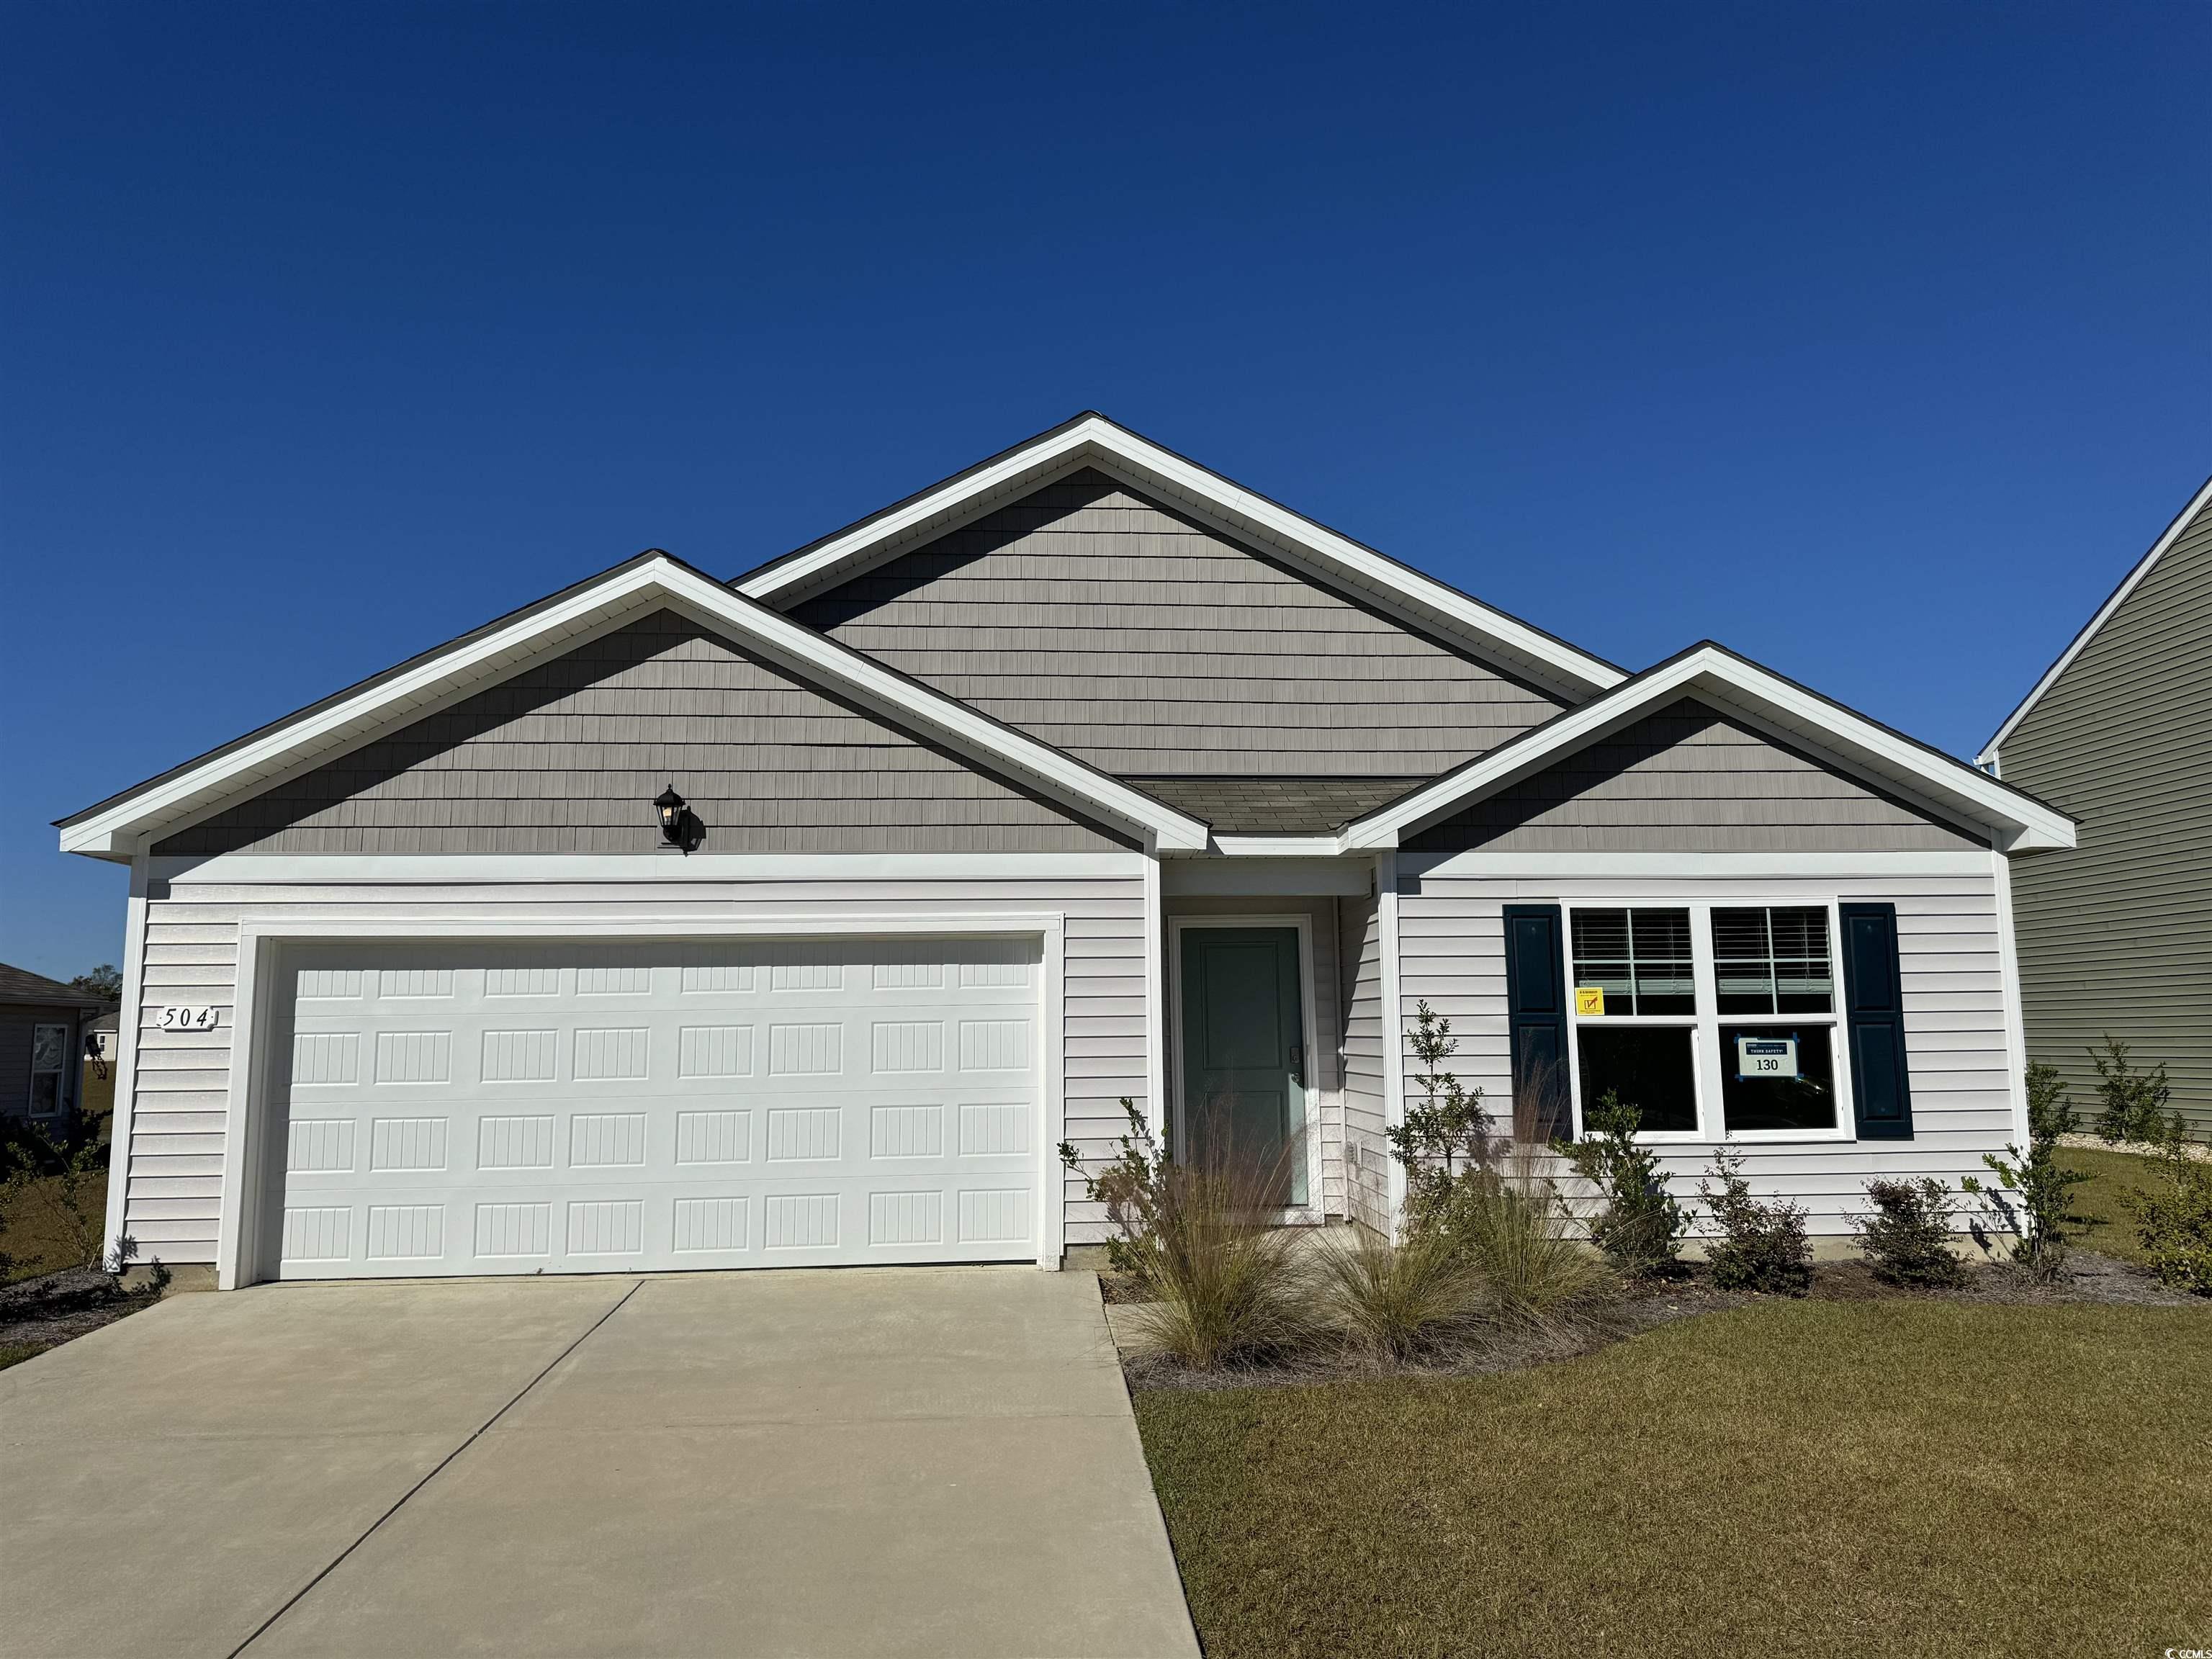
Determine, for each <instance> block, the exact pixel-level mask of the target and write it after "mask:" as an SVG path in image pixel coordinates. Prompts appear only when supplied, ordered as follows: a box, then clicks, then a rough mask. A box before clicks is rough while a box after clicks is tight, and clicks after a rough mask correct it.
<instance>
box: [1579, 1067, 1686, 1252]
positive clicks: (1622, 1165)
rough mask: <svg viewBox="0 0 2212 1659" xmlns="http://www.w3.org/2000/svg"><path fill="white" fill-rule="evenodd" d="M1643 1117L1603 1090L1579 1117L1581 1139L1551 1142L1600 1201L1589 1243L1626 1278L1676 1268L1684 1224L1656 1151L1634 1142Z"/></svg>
mask: <svg viewBox="0 0 2212 1659" xmlns="http://www.w3.org/2000/svg"><path fill="white" fill-rule="evenodd" d="M1642 1121H1643V1114H1642V1113H1641V1112H1639V1111H1638V1109H1636V1108H1635V1107H1634V1106H1632V1105H1631V1104H1629V1103H1626V1101H1623V1100H1622V1099H1621V1098H1620V1096H1619V1095H1617V1094H1615V1093H1614V1092H1613V1091H1612V1090H1610V1089H1608V1090H1607V1091H1606V1092H1605V1094H1604V1096H1603V1097H1601V1099H1600V1100H1599V1101H1598V1103H1597V1104H1596V1105H1595V1106H1594V1107H1592V1108H1591V1109H1589V1111H1587V1112H1585V1113H1584V1114H1583V1138H1582V1139H1580V1140H1577V1141H1558V1142H1555V1143H1554V1145H1553V1150H1555V1151H1556V1152H1558V1153H1559V1156H1561V1157H1562V1158H1565V1159H1566V1161H1567V1163H1568V1164H1570V1165H1571V1166H1572V1168H1573V1170H1574V1171H1575V1173H1576V1174H1577V1175H1578V1176H1581V1177H1582V1178H1583V1180H1584V1181H1587V1182H1589V1183H1590V1185H1592V1186H1593V1187H1595V1188H1597V1190H1598V1194H1599V1196H1600V1197H1601V1199H1603V1200H1604V1201H1605V1208H1604V1209H1603V1210H1602V1211H1601V1212H1599V1213H1598V1215H1597V1216H1596V1217H1595V1218H1593V1219H1592V1220H1591V1222H1590V1224H1589V1236H1590V1242H1591V1243H1594V1244H1595V1245H1596V1246H1597V1247H1598V1249H1601V1250H1602V1251H1603V1252H1604V1253H1605V1258H1606V1260H1607V1261H1609V1262H1611V1263H1612V1264H1613V1266H1614V1267H1616V1268H1618V1269H1619V1270H1620V1272H1621V1273H1625V1274H1626V1275H1627V1276H1628V1277H1629V1278H1631V1279H1653V1278H1660V1277H1663V1276H1665V1275H1667V1274H1668V1273H1674V1272H1675V1271H1677V1270H1678V1267H1679V1266H1680V1264H1679V1262H1678V1261H1677V1260H1676V1252H1677V1251H1678V1250H1679V1249H1680V1247H1681V1238H1682V1226H1683V1218H1682V1206H1680V1205H1679V1204H1677V1203H1676V1202H1675V1201H1674V1197H1673V1195H1672V1194H1669V1193H1668V1190H1667V1177H1666V1175H1665V1174H1664V1172H1663V1171H1662V1170H1661V1169H1660V1168H1659V1155H1658V1153H1656V1152H1654V1151H1653V1150H1652V1149H1651V1148H1650V1147H1649V1146H1639V1145H1638V1143H1637V1139H1636V1130H1637V1126H1638V1124H1640V1123H1641V1122H1642Z"/></svg>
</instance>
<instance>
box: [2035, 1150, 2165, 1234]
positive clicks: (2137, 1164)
mask: <svg viewBox="0 0 2212 1659" xmlns="http://www.w3.org/2000/svg"><path fill="white" fill-rule="evenodd" d="M2058 1161H2059V1163H2060V1164H2063V1166H2064V1167H2065V1168H2067V1169H2069V1170H2081V1172H2082V1173H2083V1174H2084V1175H2087V1176H2089V1177H2090V1179H2089V1180H2088V1181H2087V1182H2083V1183H2082V1184H2081V1186H2079V1187H2075V1188H2072V1189H2071V1191H2070V1193H2069V1210H2068V1214H2069V1217H2070V1218H2071V1220H2072V1223H2073V1225H2072V1227H2071V1228H2069V1237H2071V1238H2072V1240H2073V1241H2074V1243H2076V1244H2079V1245H2081V1246H2082V1247H2084V1248H2085V1249H2092V1250H2098V1251H2101V1252H2102V1253H2103V1254H2104V1255H2116V1256H2118V1257H2119V1258H2120V1259H2121V1260H2122V1261H2142V1259H2143V1249H2142V1245H2141V1244H2140V1243H2137V1242H2136V1229H2135V1218H2134V1217H2132V1216H2130V1214H2129V1213H2128V1209H2127V1206H2125V1205H2124V1204H2123V1203H2121V1202H2120V1198H2121V1195H2122V1194H2124V1193H2126V1192H2128V1191H2129V1190H2130V1188H2137V1187H2140V1188H2144V1189H2146V1190H2150V1191H2155V1190H2157V1189H2158V1188H2160V1187H2161V1186H2162V1185H2163V1182H2164V1177H2163V1176H2160V1174H2159V1170H2158V1161H2157V1160H2156V1159H2155V1158H2137V1157H2136V1156H2135V1155H2134V1154H2133V1153H2130V1152H2087V1151H2084V1150H2082V1149H2081V1148H2080V1147H2078V1146H2064V1147H2061V1148H2060V1149H2059V1152H2058Z"/></svg>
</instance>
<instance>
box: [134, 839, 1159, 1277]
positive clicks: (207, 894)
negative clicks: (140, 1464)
mask: <svg viewBox="0 0 2212 1659" xmlns="http://www.w3.org/2000/svg"><path fill="white" fill-rule="evenodd" d="M334 873H335V871H334ZM146 911H147V921H146V939H145V946H144V951H145V954H144V958H143V974H142V976H141V981H140V995H139V1006H138V1010H137V1020H138V1042H139V1048H138V1055H137V1067H136V1079H135V1085H134V1090H133V1093H134V1099H133V1103H132V1115H131V1133H130V1146H129V1149H128V1156H127V1159H125V1160H122V1161H120V1164H119V1169H118V1174H119V1176H120V1178H122V1179H123V1180H124V1181H125V1182H126V1186H125V1200H124V1205H125V1207H124V1220H123V1227H124V1231H125V1232H126V1233H128V1234H129V1235H130V1236H131V1237H133V1238H135V1239H136V1240H137V1242H138V1244H139V1248H140V1255H141V1259H142V1260H150V1259H152V1258H153V1257H155V1256H159V1257H160V1258H161V1260H162V1261H165V1262H167V1263H170V1264H172V1265H182V1264H184V1263H187V1262H212V1261H215V1260H216V1242H217V1236H218V1227H219V1225H220V1221H221V1215H220V1212H221V1206H222V1176H223V1148H224V1126H225V1115H226V1113H227V1112H228V1109H229V1108H230V1105H231V1088H232V1080H233V1055H232V1054H231V1036H232V1032H233V1030H234V1027H235V1024H236V1018H237V1010H236V1006H235V997H236V992H237V987H236V984H235V981H236V976H237V963H238V952H239V933H240V922H241V921H242V920H243V919H244V918H245V917H246V916H247V915H257V916H259V917H262V918H264V919H266V920H268V921H272V922H273V921H283V922H286V923H290V924H313V923H315V922H318V921H331V922H339V921H343V922H345V923H347V924H349V925H355V924H360V923H374V924H377V925H379V926H380V927H381V926H383V925H384V924H388V925H389V929H390V933H391V936H392V937H395V938H404V937H405V936H407V935H408V934H409V933H410V932H413V931H416V930H418V929H419V928H420V927H421V926H422V924H424V923H426V922H439V921H451V920H457V919H463V918H465V919H468V920H470V921H484V922H485V923H486V924H487V927H488V930H495V928H496V927H497V926H498V925H499V924H500V923H501V922H516V921H532V922H536V923H551V922H566V921H574V922H578V923H589V924H609V923H620V922H623V921H625V920H626V919H628V918H630V917H634V916H636V915H640V914H641V913H644V914H650V915H653V916H654V917H656V918H661V919H665V920H668V921H671V922H684V921H689V922H702V921H718V920H720V921H735V920H737V919H738V918H742V917H745V916H748V915H751V916H761V915H774V916H777V917H785V918H788V917H792V916H804V917H806V918H809V919H810V920H812V921H819V920H822V919H824V918H830V917H837V916H850V917H854V918H856V919H859V918H865V917H868V916H893V915H902V914H904V915H920V914H928V915H945V914H954V913H957V914H961V915H982V914H993V913H995V914H1020V915H1037V914H1058V915H1063V916H1064V917H1065V919H1066V975H1065V993H1064V1001H1063V1003H1062V1006H1061V1017H1062V1052H1061V1054H1060V1056H1059V1057H1058V1060H1057V1064H1058V1066H1059V1068H1060V1074H1061V1077H1062V1079H1063V1086H1064V1090H1065V1095H1066V1134H1067V1135H1068V1137H1069V1138H1070V1139H1073V1140H1074V1141H1075V1142H1076V1143H1077V1144H1078V1145H1079V1146H1084V1147H1085V1148H1086V1149H1088V1150H1090V1151H1092V1152H1104V1151H1105V1150H1106V1149H1107V1148H1108V1147H1109V1145H1110V1143H1111V1140H1112V1138H1113V1137H1114V1136H1115V1135H1116V1134H1118V1133H1121V1129H1122V1127H1123V1121H1122V1116H1121V1107H1120V1104H1119V1102H1120V1098H1121V1097H1122V1096H1124V1095H1127V1096H1129V1097H1133V1098H1134V1099H1137V1100H1139V1101H1144V1100H1145V1099H1146V1081H1145V1079H1146V1067H1145V1058H1144V1041H1145V996H1144V978H1145V955H1144V938H1143V935H1144V896H1143V883H1142V878H1141V876H1140V875H1139V874H1138V873H1137V872H1134V871H1132V872H1131V873H1129V874H1128V875H1127V876H1100V877H1075V876H1041V877H1036V878H1020V877H1018V876H1012V875H1010V876H1008V877H1006V878H1000V879H975V878H964V877H963V878H942V879H930V878H907V879H890V878H870V879H849V880H834V881H833V880H766V881H757V882H737V881H729V880H720V879H708V880H701V881H696V882H678V881H672V880H671V881H655V882H653V883H649V884H641V883H637V882H591V881H575V882H562V883H545V882H540V883H527V882H513V883H507V882H491V881H487V882H480V883H462V882H453V883H437V884H431V883H406V882H401V881H391V882H381V883H374V884H368V883H362V884H349V883H344V882H339V881H335V880H334V881H331V882H328V883H323V884H313V883H304V882H303V883H297V884H279V883H270V884H261V883H252V884H223V883H222V882H220V881H215V882H198V881H194V880H192V879H191V878H190V876H189V875H185V876H179V877H177V878H173V879H172V880H171V881H169V882H168V883H167V884H166V888H165V889H164V888H162V887H161V885H160V884H157V890H156V896H153V897H151V898H149V900H148V902H147V905H146ZM854 931H855V932H856V933H866V931H867V929H866V924H865V921H859V920H856V921H855V926H854ZM507 966H508V968H509V969H510V970H512V971H513V973H516V974H525V975H526V974H527V973H528V972H530V971H533V969H532V964H531V963H528V962H527V961H526V960H525V959H523V958H521V957H517V958H516V959H515V960H513V962H511V963H508V964H507ZM493 988H494V987H490V986H489V985H488V986H487V991H488V994H489V993H490V992H491V991H492V989H493ZM506 988H507V990H509V991H510V992H513V994H527V992H528V988H529V987H526V985H524V984H523V983H521V981H520V980H517V981H515V982H514V983H513V984H510V985H508V986H507V987H506ZM179 1002H190V1003H192V1004H195V1005H200V1004H213V1005H215V1006H216V1007H217V1009H218V1021H219V1023H218V1024H217V1026H216V1029H215V1030H209V1031H164V1030H160V1029H159V1025H160V1019H161V1009H162V1007H163V1006H164V1005H167V1004H170V1003H179ZM596 1006H605V1007H608V1008H610V1009H613V1008H618V1007H619V1006H621V1004H620V1000H619V999H618V998H616V997H612V996H610V997H608V998H607V999H605V1001H604V1002H601V1003H598V1004H597V1005H596ZM501 1024H502V1025H503V1026H505V1027H506V1028H507V1030H510V1031H511V1032H512V1033H513V1034H514V1036H513V1038H512V1042H513V1058H512V1062H511V1063H512V1064H513V1065H514V1066H520V1067H523V1068H525V1071H527V1068H528V1067H530V1066H532V1065H533V1064H534V1063H535V1062H534V1061H533V1060H532V1054H533V1052H534V1051H533V1049H532V1042H533V1040H534V1039H532V1036H530V1035H529V1034H530V1033H531V1032H532V1031H533V1030H540V1029H542V1028H540V1027H534V1026H532V1023H531V1021H530V1020H529V1018H527V1017H526V1016H522V1015H520V1014H518V1016H517V1017H516V1018H514V1019H513V1021H512V1022H511V1023H510V1022H505V1021H502V1022H501ZM603 1024H604V1026H605V1028H606V1029H613V1028H615V1027H616V1025H617V1020H616V1019H615V1018H609V1019H607V1020H605V1021H604V1022H603ZM489 1040H490V1039H489V1036H487V1038H486V1041H487V1042H489ZM768 1046H769V1045H768V1044H767V1043H766V1042H764V1043H763V1048H764V1051H765V1050H766V1048H768ZM449 1058H450V1056H449ZM470 1058H471V1060H472V1061H473V1060H474V1059H475V1056H473V1055H471V1056H470ZM761 1058H762V1066H763V1070H765V1069H766V1067H767V1066H768V1064H769V1058H770V1056H769V1054H768V1053H767V1052H763V1055H762V1057H761ZM373 1063H374V1057H373V1054H371V1053H370V1052H369V1051H367V1050H362V1051H361V1052H360V1054H359V1055H358V1060H357V1064H358V1065H359V1066H361V1067H362V1068H363V1069H364V1070H366V1069H367V1068H368V1067H369V1066H371V1065H372V1064H373ZM517 1086H518V1087H521V1086H526V1085H525V1084H518V1085H517ZM1148 1104H1149V1103H1148ZM500 1133H501V1134H502V1135H503V1136H504V1137H505V1139H504V1140H503V1142H502V1145H503V1146H506V1147H507V1150H508V1151H509V1152H512V1153H513V1154H514V1155H515V1156H516V1157H518V1158H520V1157H522V1156H524V1155H526V1154H532V1153H533V1152H538V1151H539V1150H541V1149H540V1148H539V1139H540V1137H539V1136H538V1134H537V1133H536V1132H535V1131H534V1130H532V1128H531V1127H530V1126H529V1125H528V1124H526V1123H524V1124H515V1125H513V1126H512V1127H508V1128H506V1129H502V1130H501V1132H500ZM546 1133H547V1134H548V1135H550V1125H549V1126H547V1127H546ZM542 1150H543V1151H544V1155H545V1156H549V1157H551V1156H558V1155H562V1154H564V1153H565V1148H564V1147H560V1146H553V1145H552V1144H551V1143H550V1140H549V1141H548V1142H547V1143H546V1146H545V1147H544V1148H543V1149H542ZM1079 1193H1080V1188H1079V1186H1077V1185H1075V1184H1074V1183H1073V1182H1071V1206H1070V1208H1069V1211H1068V1232H1067V1237H1068V1242H1069V1243H1086V1242H1091V1241H1093V1240H1095V1239H1096V1238H1097V1237H1099V1236H1100V1234H1099V1229H1098V1227H1097V1225H1096V1223H1097V1218H1096V1217H1095V1216H1094V1215H1092V1214H1091V1213H1090V1212H1089V1211H1088V1209H1087V1207H1086V1206H1084V1205H1083V1204H1082V1202H1081V1200H1080V1198H1079ZM786 1220H787V1221H788V1222H789V1224H790V1225H793V1226H801V1225H803V1224H804V1218H803V1217H799V1216H797V1215H795V1214H794V1215H793V1216H792V1217H788V1218H786ZM502 1225H507V1224H502ZM512 1225H514V1226H518V1227H519V1226H520V1225H522V1218H513V1219H512ZM702 1225H704V1224H703V1223H702Z"/></svg>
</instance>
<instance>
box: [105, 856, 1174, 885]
mask: <svg viewBox="0 0 2212 1659" xmlns="http://www.w3.org/2000/svg"><path fill="white" fill-rule="evenodd" d="M1151 863H1152V860H1150V859H1148V858H1147V857H1146V855H1145V854H1142V853H1136V852H1129V853H694V854H690V856H689V857H686V856H684V855H683V854H678V852H677V851H676V850H675V849H674V848H670V849H669V850H668V851H667V852H666V853H665V854H662V853H222V854H216V856H214V857H211V858H189V857H181V856H179V857H162V858H153V859H148V860H146V866H147V873H148V874H149V877H151V878H153V879H154V880H156V881H166V882H168V883H170V884H172V885H185V884H189V885H192V886H206V887H264V886H285V887H346V886H374V887H397V886H406V885H409V884H434V885H439V886H465V885H493V886H501V887H527V886H537V885H556V884H561V883H563V882H592V883H637V884H652V885H657V886H675V885H678V884H683V883H686V882H703V883H711V884H722V883H730V882H773V881H836V882H868V881H982V880H990V879H999V880H1005V881H1049V880H1057V879H1063V878H1067V879H1077V880H1082V879H1099V878H1133V877H1136V876H1140V875H1142V874H1143V873H1144V872H1145V870H1146V867H1148V866H1150V865H1151Z"/></svg>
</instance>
